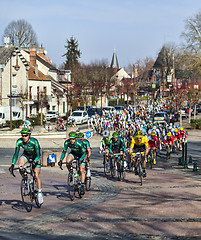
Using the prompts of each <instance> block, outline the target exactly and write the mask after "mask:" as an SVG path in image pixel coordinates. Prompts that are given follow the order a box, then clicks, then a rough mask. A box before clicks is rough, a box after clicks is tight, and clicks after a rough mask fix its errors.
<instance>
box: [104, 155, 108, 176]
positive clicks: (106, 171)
mask: <svg viewBox="0 0 201 240" xmlns="http://www.w3.org/2000/svg"><path fill="white" fill-rule="evenodd" d="M104 174H105V175H108V174H109V170H108V161H107V159H106V157H105V156H104Z"/></svg>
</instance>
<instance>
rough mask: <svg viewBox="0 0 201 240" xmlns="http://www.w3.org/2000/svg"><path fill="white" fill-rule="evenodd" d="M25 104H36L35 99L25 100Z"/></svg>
mask: <svg viewBox="0 0 201 240" xmlns="http://www.w3.org/2000/svg"><path fill="white" fill-rule="evenodd" d="M23 104H24V105H25V104H34V101H23Z"/></svg>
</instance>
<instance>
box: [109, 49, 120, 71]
mask: <svg viewBox="0 0 201 240" xmlns="http://www.w3.org/2000/svg"><path fill="white" fill-rule="evenodd" d="M110 67H111V68H117V69H119V63H118V60H117V54H116V51H115V49H114V53H113V56H112V62H111V65H110Z"/></svg>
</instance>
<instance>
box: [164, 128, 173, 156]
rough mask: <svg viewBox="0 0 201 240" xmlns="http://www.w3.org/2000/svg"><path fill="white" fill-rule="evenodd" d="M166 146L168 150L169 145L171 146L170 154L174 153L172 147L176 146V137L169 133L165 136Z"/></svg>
mask: <svg viewBox="0 0 201 240" xmlns="http://www.w3.org/2000/svg"><path fill="white" fill-rule="evenodd" d="M164 144H165V146H166V148H167V147H168V145H170V152H172V146H173V144H174V136H172V135H171V133H170V132H168V133H167V135H166V136H165V139H164Z"/></svg>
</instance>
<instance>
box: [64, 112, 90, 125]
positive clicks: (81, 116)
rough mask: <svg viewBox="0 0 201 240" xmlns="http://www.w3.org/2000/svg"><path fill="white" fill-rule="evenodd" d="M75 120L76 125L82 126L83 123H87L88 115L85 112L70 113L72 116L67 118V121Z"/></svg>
mask: <svg viewBox="0 0 201 240" xmlns="http://www.w3.org/2000/svg"><path fill="white" fill-rule="evenodd" d="M72 119H74V120H75V123H76V124H83V123H87V121H88V114H87V112H86V111H82V110H79V111H74V112H72V114H71V115H70V117H69V118H68V120H69V121H70V120H72Z"/></svg>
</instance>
